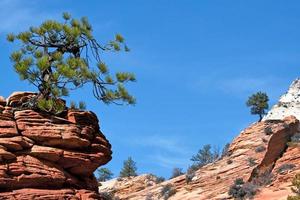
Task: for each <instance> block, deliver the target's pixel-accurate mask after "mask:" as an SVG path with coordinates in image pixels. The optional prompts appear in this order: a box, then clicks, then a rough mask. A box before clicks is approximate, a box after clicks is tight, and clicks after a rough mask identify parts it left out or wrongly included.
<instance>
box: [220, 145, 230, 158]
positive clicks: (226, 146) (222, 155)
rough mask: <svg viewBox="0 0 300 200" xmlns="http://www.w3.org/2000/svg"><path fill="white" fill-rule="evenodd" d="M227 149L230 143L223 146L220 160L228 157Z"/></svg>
mask: <svg viewBox="0 0 300 200" xmlns="http://www.w3.org/2000/svg"><path fill="white" fill-rule="evenodd" d="M229 147H230V143H227V144H225V146H224V148H223V150H222V154H221V158H223V157H225V156H228V155H229V154H230V152H229Z"/></svg>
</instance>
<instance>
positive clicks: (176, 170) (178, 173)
mask: <svg viewBox="0 0 300 200" xmlns="http://www.w3.org/2000/svg"><path fill="white" fill-rule="evenodd" d="M183 174H184V173H183V172H182V169H181V168H174V169H173V171H172V175H171V177H170V179H172V178H176V177H178V176H181V175H183Z"/></svg>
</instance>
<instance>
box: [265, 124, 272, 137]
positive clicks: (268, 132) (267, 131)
mask: <svg viewBox="0 0 300 200" xmlns="http://www.w3.org/2000/svg"><path fill="white" fill-rule="evenodd" d="M264 133H265V134H266V135H271V134H273V130H272V128H271V127H270V126H267V127H266V128H265V129H264Z"/></svg>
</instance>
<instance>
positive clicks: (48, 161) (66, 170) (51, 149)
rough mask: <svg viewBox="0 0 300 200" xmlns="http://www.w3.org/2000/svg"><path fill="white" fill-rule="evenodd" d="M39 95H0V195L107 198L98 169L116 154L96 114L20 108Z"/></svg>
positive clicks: (6, 197) (34, 197) (40, 197)
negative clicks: (100, 189) (101, 190)
mask: <svg viewBox="0 0 300 200" xmlns="http://www.w3.org/2000/svg"><path fill="white" fill-rule="evenodd" d="M33 95H35V94H34V93H23V92H18V93H14V94H12V95H11V96H10V97H9V98H8V99H6V100H5V99H4V98H3V97H0V199H9V200H17V199H49V200H52V199H53V200H55V199H77V200H84V199H101V197H100V196H99V194H98V183H97V181H96V179H95V177H94V175H93V172H94V171H95V170H96V169H97V168H98V167H99V166H101V165H104V164H106V163H107V162H109V161H110V160H111V154H112V152H111V145H110V144H109V142H108V141H107V139H106V138H105V136H104V135H103V134H102V133H101V132H100V130H99V125H98V119H97V117H96V115H95V114H94V113H92V112H82V111H72V110H68V111H67V113H65V115H64V116H62V117H55V116H53V115H49V114H45V113H39V112H36V111H33V110H26V109H20V106H21V104H22V103H24V102H26V100H27V99H28V98H30V97H31V96H33Z"/></svg>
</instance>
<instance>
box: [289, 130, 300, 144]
mask: <svg viewBox="0 0 300 200" xmlns="http://www.w3.org/2000/svg"><path fill="white" fill-rule="evenodd" d="M299 144H300V133H296V134H294V135H293V136H292V137H291V140H290V141H289V142H288V146H289V147H295V146H298V145H299Z"/></svg>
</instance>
